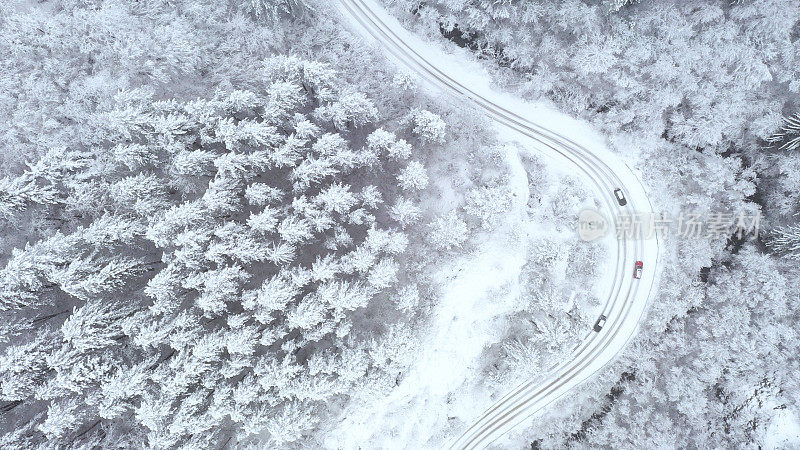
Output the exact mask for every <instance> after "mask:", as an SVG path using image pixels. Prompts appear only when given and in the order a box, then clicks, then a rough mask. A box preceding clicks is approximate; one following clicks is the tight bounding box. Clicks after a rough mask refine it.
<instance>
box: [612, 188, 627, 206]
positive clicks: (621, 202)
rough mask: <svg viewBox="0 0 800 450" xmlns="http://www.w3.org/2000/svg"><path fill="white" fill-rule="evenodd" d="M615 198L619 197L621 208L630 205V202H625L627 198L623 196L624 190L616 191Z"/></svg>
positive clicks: (618, 201)
mask: <svg viewBox="0 0 800 450" xmlns="http://www.w3.org/2000/svg"><path fill="white" fill-rule="evenodd" d="M614 197H617V203H619V206H625V205H627V204H628V201H627V200H625V196H624V195H622V189H619V188H617V189H614Z"/></svg>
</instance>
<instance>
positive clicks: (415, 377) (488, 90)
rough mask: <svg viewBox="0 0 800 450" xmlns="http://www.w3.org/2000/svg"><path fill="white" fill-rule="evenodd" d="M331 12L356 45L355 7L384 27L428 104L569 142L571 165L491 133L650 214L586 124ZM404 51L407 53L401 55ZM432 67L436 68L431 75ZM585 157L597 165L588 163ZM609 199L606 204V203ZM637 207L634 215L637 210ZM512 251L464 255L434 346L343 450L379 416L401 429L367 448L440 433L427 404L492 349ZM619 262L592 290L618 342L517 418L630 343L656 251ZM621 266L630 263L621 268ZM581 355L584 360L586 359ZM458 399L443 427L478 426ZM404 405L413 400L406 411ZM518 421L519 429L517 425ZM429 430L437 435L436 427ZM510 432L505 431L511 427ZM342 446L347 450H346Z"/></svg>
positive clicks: (650, 248)
mask: <svg viewBox="0 0 800 450" xmlns="http://www.w3.org/2000/svg"><path fill="white" fill-rule="evenodd" d="M336 4H337V7H338V8H339V11H340V12H341V13H342V16H343V17H344V18H345V20H348V21H349V22H350V23H351V25H352V26H353V27H354V28H355V29H357V30H359V33H360V34H361V35H362V36H365V37H370V36H372V35H371V33H374V32H375V29H374V28H373V26H372V25H370V27H369V28H367V27H365V25H364V24H362V23H361V22H360V21H359V20H364V16H361V15H360V16H359V17H360V19H357V18H356V17H355V16H354V15H353V14H351V12H349V11H348V8H352V7H353V4H357V5H361V6H362V7H363V8H364V9H365V10H368V11H370V12H371V13H373V14H374V15H375V16H376V17H377V19H378V20H380V21H381V22H383V24H385V27H384V28H383V30H385V29H389V30H390V32H388V33H385V34H383V35H381V40H382V44H381V49H382V50H386V52H385V53H387V54H388V56H389V57H390V59H392V60H394V62H396V63H397V64H398V65H400V66H401V67H403V66H405V67H409V68H411V69H412V70H414V71H416V72H417V73H418V74H419V76H420V77H421V78H422V81H423V83H421V84H422V86H423V87H424V88H425V89H427V90H428V91H429V92H430V93H431V94H433V95H437V94H441V93H449V92H451V91H453V90H457V91H459V92H460V93H461V95H462V96H463V97H464V98H465V99H472V100H475V101H476V102H477V103H478V104H479V105H483V106H485V107H488V108H502V109H504V110H506V111H512V112H513V114H516V116H517V117H520V118H522V119H523V120H524V121H526V122H527V123H530V124H534V125H535V126H538V127H540V128H539V132H541V133H544V134H545V135H548V136H556V137H558V138H563V137H568V138H569V139H570V140H572V141H573V144H571V147H572V148H573V149H574V148H579V147H583V149H581V150H580V151H576V153H575V155H573V154H570V153H566V154H565V155H564V156H559V155H558V154H557V153H556V152H557V151H556V150H554V149H552V148H550V147H549V146H548V145H547V144H545V143H543V142H542V141H540V140H539V139H535V138H533V137H532V136H531V135H529V134H528V133H522V132H520V131H517V129H518V128H517V129H515V128H512V127H509V126H506V125H504V124H501V123H497V127H498V132H499V135H500V138H501V140H504V141H507V142H519V143H521V144H522V145H523V146H524V147H525V148H526V149H528V151H532V152H535V154H537V155H544V156H545V157H546V158H547V163H548V170H554V171H556V172H560V173H571V174H575V173H577V172H576V170H575V169H576V167H575V164H574V163H573V162H571V161H570V160H569V159H568V158H571V159H573V160H575V159H576V155H581V156H584V157H588V158H587V159H588V160H589V161H588V162H587V161H586V160H583V161H580V160H579V159H578V160H579V164H582V165H583V167H584V168H585V169H586V170H587V172H590V173H593V174H594V175H593V176H592V179H588V177H587V178H585V179H584V180H583V181H585V182H586V183H587V186H589V188H590V189H591V190H592V191H593V192H595V193H596V195H599V196H600V197H601V198H605V199H608V198H609V197H610V196H611V191H613V189H614V188H616V187H621V188H623V189H624V191H625V193H626V197H627V198H628V204H629V207H630V208H631V210H633V211H636V212H649V211H651V210H652V207H651V206H650V202H649V200H648V198H647V191H646V189H645V188H644V186H643V185H642V183H641V182H640V181H639V179H638V177H637V176H636V175H635V174H634V172H633V171H631V170H630V169H628V168H627V165H626V164H624V163H623V162H622V161H620V160H619V158H618V157H617V156H616V155H614V154H613V153H612V152H611V151H609V150H608V148H607V147H606V143H607V142H606V139H605V138H604V137H603V136H601V135H599V134H598V133H597V132H596V131H595V130H593V129H592V128H591V127H590V126H589V125H588V124H586V123H585V122H582V121H580V120H577V119H574V118H571V117H568V116H566V115H564V114H561V113H559V112H557V111H555V110H554V109H553V108H552V107H551V106H549V105H546V104H544V103H529V102H525V101H522V100H520V99H518V98H516V97H514V96H512V95H510V94H507V93H504V92H500V91H498V90H496V89H495V88H494V87H493V82H492V77H491V76H490V74H489V73H488V72H487V71H486V69H485V68H484V67H483V66H482V65H481V64H480V63H479V62H478V61H476V60H475V58H474V57H473V56H472V55H471V54H470V53H469V52H468V51H467V50H465V49H461V48H458V47H455V46H452V45H450V46H445V45H444V44H437V43H432V42H425V41H422V40H421V39H419V38H418V37H416V36H414V35H413V34H411V33H409V32H407V31H406V30H405V29H404V28H403V27H402V26H401V25H400V24H399V23H398V21H397V20H396V19H394V18H393V17H391V16H390V15H389V14H388V13H387V12H386V11H385V10H384V9H383V8H382V7H381V6H380V5H379V4H377V3H376V2H375V1H373V0H347V1H346V2H341V3H340V2H337V3H336ZM392 33H393V35H392ZM373 39H374V37H373ZM392 41H394V43H395V44H397V47H393V45H392V44H391V42H392ZM387 42H389V44H387ZM376 45H377V44H376ZM405 46H407V47H408V49H410V50H407V49H405ZM429 62H430V63H429ZM432 62H435V67H433V63H432ZM500 114H502V113H500ZM625 150H626V153H627V154H629V155H630V154H636V152H635V149H625ZM592 157H594V158H596V159H594V160H593V159H592ZM597 160H599V161H602V163H605V166H602V165H600V164H601V163H599V162H597ZM508 161H509V162H510V167H511V170H512V173H514V185H515V186H518V187H517V189H519V190H520V192H522V181H521V180H522V177H521V176H520V175H519V174H520V170H521V169H522V171H523V172H524V168H522V165H521V162H520V159H519V155H517V156H516V157H514V156H510V157H509V158H508ZM609 171H610V172H611V173H612V174H611V175H609V173H608V172H609ZM598 173H603V177H600V176H599V175H598ZM609 177H610V178H613V179H614V180H616V181H615V182H614V184H609V182H608V179H609ZM611 198H612V199H613V197H611ZM607 205H609V207H611V208H614V210H613V211H610V210H608V209H607V208H605V209H604V208H603V207H601V208H600V212H601V213H603V214H605V215H606V217H607V218H608V219H611V215H612V214H614V212H616V211H617V207H616V205H615V201H613V200H612V201H611V202H609V203H607ZM636 205H639V208H638V209H637V208H636ZM612 232H613V231H612ZM614 240H615V237H614V236H606V238H605V240H604V241H603V242H604V244H605V245H614V244H615V243H614ZM521 247H523V245H517V246H514V245H510V246H509V245H507V243H506V242H502V240H500V241H497V240H495V241H488V242H486V243H485V245H483V246H482V248H481V251H480V252H479V253H478V254H475V255H472V258H471V259H470V260H469V261H467V262H465V263H464V265H463V266H462V267H461V268H460V269H459V273H458V274H457V275H456V277H455V279H454V280H453V281H452V282H451V283H450V285H449V288H448V290H447V293H446V295H444V296H443V298H442V300H441V304H440V305H439V309H438V310H437V311H436V319H435V324H434V325H433V328H432V329H433V330H434V337H433V338H432V339H430V340H429V343H428V346H427V347H426V348H427V349H428V351H427V352H425V354H423V355H420V358H419V360H418V362H417V364H416V365H415V367H414V368H413V371H412V374H410V375H409V376H408V377H407V378H406V379H405V380H404V381H403V383H402V384H401V386H400V387H399V388H398V389H396V391H395V392H394V393H393V394H392V395H391V400H389V401H388V403H382V404H380V405H375V407H373V408H370V412H369V413H365V414H362V415H360V418H352V419H351V421H350V422H349V423H348V424H346V425H345V426H343V427H342V428H343V429H344V430H347V432H346V433H345V434H346V437H345V438H344V439H345V441H346V442H348V443H349V444H358V443H364V442H367V441H368V437H369V436H375V435H374V434H373V433H372V431H370V430H373V429H375V427H379V426H380V425H379V424H380V423H381V422H383V419H384V418H386V416H387V415H388V414H389V413H388V412H386V411H399V412H398V413H397V415H398V416H402V419H400V417H395V418H394V420H396V422H395V424H398V425H399V424H403V425H402V429H394V430H393V431H392V433H383V434H380V435H379V436H378V437H377V438H378V439H381V437H380V436H382V438H383V439H384V440H385V442H381V443H380V444H377V443H375V442H370V444H371V445H372V444H376V445H377V446H380V447H384V446H388V447H390V448H391V447H396V446H398V445H400V444H398V443H399V442H403V443H404V444H403V446H404V447H406V448H417V447H419V446H421V445H422V444H425V440H424V438H425V437H426V436H428V435H429V433H432V432H433V431H434V430H441V429H442V428H440V426H443V425H444V421H445V420H446V418H444V417H437V416H432V415H431V414H430V413H429V410H430V409H431V408H429V407H426V402H427V405H435V404H441V402H442V401H445V402H446V401H448V400H451V397H450V396H449V395H448V394H450V393H453V389H456V388H458V387H459V386H460V385H461V384H462V383H463V382H464V380H465V379H467V378H468V377H469V368H470V366H471V364H472V362H473V361H474V360H475V358H476V357H477V356H478V355H479V354H480V351H481V349H482V348H483V344H484V343H486V342H491V340H492V336H490V335H489V333H491V332H492V329H493V328H492V326H491V325H492V321H493V320H495V318H497V317H502V311H503V306H502V305H503V304H504V303H505V302H508V299H507V298H506V299H500V300H499V301H498V299H492V301H487V300H486V299H487V296H486V293H487V292H489V291H491V290H492V289H493V288H497V287H498V286H503V285H511V286H514V283H515V282H516V276H517V274H518V273H519V269H520V267H522V265H523V264H524V256H523V255H524V252H523V251H522V249H521ZM609 253H611V252H609ZM623 253H624V256H623V257H621V258H620V259H619V260H618V261H617V266H616V268H615V269H614V270H616V271H617V273H622V274H623V276H620V277H619V279H618V280H616V282H615V280H614V279H613V278H614V277H612V276H609V274H610V273H611V269H612V268H614V260H613V258H611V256H617V255H609V261H610V263H609V264H605V265H604V268H605V270H606V274H605V276H602V279H603V280H604V281H603V282H602V284H601V285H600V286H598V289H599V290H601V291H603V292H610V291H611V288H612V285H613V286H616V289H619V291H615V292H618V294H616V295H614V296H613V300H612V301H611V302H609V304H607V305H606V308H607V309H604V313H605V314H606V315H607V316H608V317H609V321H608V324H607V325H606V328H607V329H610V328H612V326H613V327H614V329H615V330H617V332H616V333H614V335H613V336H611V337H607V336H608V334H606V337H603V338H602V339H598V340H599V341H600V340H602V341H603V345H602V347H601V345H600V343H599V342H598V343H597V345H596V346H595V347H597V348H592V347H587V348H586V349H581V350H579V351H578V352H579V353H580V352H584V353H583V354H585V355H586V354H590V355H591V358H590V359H589V360H588V361H586V362H581V363H577V362H574V361H573V360H570V361H565V362H563V364H562V365H561V366H560V367H559V368H558V369H557V372H558V373H564V372H565V371H567V370H570V371H572V373H573V374H574V376H573V377H572V378H571V380H570V381H568V382H565V383H564V384H561V385H560V387H558V388H556V389H553V390H552V391H550V392H549V393H547V394H543V395H538V394H537V396H535V397H526V396H530V395H531V394H529V392H530V393H532V392H534V390H535V386H534V387H533V388H530V389H527V390H525V391H524V392H523V393H521V394H518V395H515V396H513V398H512V400H513V401H514V402H526V403H525V404H526V406H525V408H524V410H526V411H530V412H531V413H532V412H534V411H537V410H541V408H543V407H544V406H546V405H547V404H549V403H551V402H553V401H554V400H555V399H557V398H558V397H559V396H560V395H562V394H563V393H565V392H567V391H568V390H570V389H572V388H573V387H575V386H577V385H578V384H580V383H581V382H583V381H584V380H586V379H587V378H588V377H590V376H591V375H592V374H594V373H595V372H597V371H598V370H600V369H601V368H602V367H604V366H605V365H606V364H607V363H609V362H610V361H612V360H613V359H614V358H615V357H616V355H617V354H618V353H619V352H620V351H621V350H622V348H624V347H625V345H626V344H627V342H628V341H629V339H630V338H631V337H632V336H633V335H634V334H635V332H636V330H637V328H638V323H639V320H640V318H641V317H642V315H643V313H644V310H645V307H646V305H647V301H648V298H649V294H650V291H651V290H652V286H653V285H654V283H655V281H656V277H657V274H658V270H659V264H658V263H659V260H658V243H657V242H656V241H655V240H649V241H639V242H631V243H629V245H627V246H626V247H625V249H624V252H623ZM639 259H640V260H643V261H645V272H644V277H643V279H642V280H638V281H635V282H634V281H633V279H632V277H631V276H629V272H630V273H632V270H633V261H635V260H639ZM627 263H630V266H628V265H627ZM620 264H621V266H620ZM620 271H621V272H620ZM517 288H518V287H517ZM625 294H627V295H625ZM506 295H509V296H513V295H514V288H513V287H512V288H511V289H508V290H507V291H506ZM604 331H605V329H604ZM609 333H610V332H609ZM590 336H591V332H588V333H587V335H586V337H587V338H588V337H590ZM590 348H591V350H589V349H590ZM576 356H577V353H576ZM576 359H577V358H576ZM575 371H577V373H576V372H575ZM457 394H458V395H457V398H458V400H457V401H453V402H451V403H452V405H451V408H450V411H449V412H448V415H449V416H450V417H456V418H458V419H461V420H466V421H467V422H471V419H469V418H475V417H477V416H478V413H479V412H480V411H482V410H483V409H484V406H487V403H486V400H487V399H486V397H485V396H486V393H485V392H459V393H457ZM412 399H416V400H415V401H412ZM409 402H411V403H409ZM398 408H399V409H398ZM382 416H383V417H382ZM465 418H466V419H465ZM519 419H524V417H520V418H518V420H519ZM387 423H391V422H387ZM437 423H438V424H440V425H438V426H435V424H437ZM515 423H516V422H512V423H511V424H510V425H513V424H515ZM509 428H510V426H509V427H505V429H503V430H497V431H498V432H494V433H493V434H494V435H498V434H500V433H499V432H503V431H507V429H509ZM331 443H333V442H331ZM392 443H394V444H392ZM438 443H439V444H441V443H442V442H438ZM485 443H486V441H485V442H484V444H485ZM338 444H339V445H341V444H342V441H339V442H338ZM344 446H345V447H348V446H349V445H344Z"/></svg>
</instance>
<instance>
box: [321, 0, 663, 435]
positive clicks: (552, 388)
mask: <svg viewBox="0 0 800 450" xmlns="http://www.w3.org/2000/svg"><path fill="white" fill-rule="evenodd" d="M336 6H337V8H338V9H339V11H340V13H341V14H342V16H343V18H344V19H345V20H346V22H348V23H350V24H352V25H353V28H354V30H355V31H356V32H358V33H359V34H361V35H362V36H363V37H364V38H365V39H368V40H370V41H373V42H375V43H377V44H378V45H380V46H381V48H383V49H384V50H385V51H386V52H387V56H389V57H390V58H391V59H392V60H393V61H395V62H396V63H398V64H401V65H402V66H404V67H405V68H406V69H407V70H409V71H413V72H414V73H416V74H417V75H418V76H419V77H420V78H421V79H422V80H423V81H424V82H425V83H428V84H429V85H431V86H434V87H435V88H437V89H439V90H442V91H444V92H449V93H451V94H453V95H454V96H456V97H458V98H461V99H464V100H466V101H468V102H470V103H472V104H474V105H476V106H477V107H478V108H480V109H481V110H483V111H485V113H486V114H487V115H488V116H489V117H490V118H491V119H493V120H494V121H496V122H497V123H498V124H499V125H500V126H502V127H504V128H505V129H506V131H507V132H508V133H509V134H513V135H515V136H519V137H520V138H521V139H522V140H523V141H524V143H525V144H526V145H530V146H532V147H535V148H536V149H538V150H540V151H542V152H545V153H547V154H549V155H551V156H554V157H556V158H562V159H563V160H564V161H566V162H568V163H569V164H571V166H572V167H573V168H574V170H577V171H579V172H580V173H581V175H582V176H583V177H585V179H587V180H590V181H591V185H592V186H591V187H592V188H593V190H594V191H595V192H594V193H595V196H596V197H597V198H598V199H599V200H600V203H601V207H600V208H599V211H600V212H601V213H603V214H604V215H605V217H607V218H608V219H611V218H613V217H614V216H615V215H616V214H617V213H620V212H622V211H627V212H629V213H634V212H635V213H652V212H653V211H652V205H651V203H650V201H649V199H648V197H647V192H646V190H645V188H644V186H643V185H642V183H641V182H640V180H639V178H638V177H637V176H636V175H635V174H634V173H633V172H632V171H631V170H630V169H629V168H628V166H627V165H626V164H624V163H623V162H622V161H620V160H619V159H618V158H617V157H616V156H614V155H613V154H611V153H610V152H608V151H607V150H606V149H605V148H604V147H603V146H602V143H599V142H595V143H593V144H592V145H587V144H586V142H585V139H579V138H578V137H576V136H572V138H570V137H568V136H567V134H568V133H570V132H574V129H567V128H570V127H568V126H561V125H559V121H558V120H547V121H545V122H547V123H545V124H542V123H541V122H542V120H541V114H537V113H533V112H532V110H533V108H532V107H529V106H528V105H526V104H525V103H524V102H521V101H519V100H518V99H515V98H513V97H512V96H510V95H508V94H506V93H503V92H499V91H497V90H495V89H493V88H492V87H491V86H490V85H485V84H480V83H475V82H474V80H475V78H474V77H473V76H471V74H469V73H465V72H464V71H462V70H458V68H457V67H455V66H452V65H448V64H443V63H442V61H444V60H446V58H445V57H444V56H442V57H440V55H438V54H437V52H440V53H441V52H442V51H441V50H438V49H436V48H434V47H433V46H431V45H429V43H425V42H423V41H421V40H420V39H419V38H417V37H416V36H414V35H413V34H411V33H409V32H408V31H407V30H405V29H404V28H403V27H402V26H401V25H400V24H399V23H398V21H397V20H396V19H394V18H393V17H391V16H390V15H389V14H388V13H387V12H386V11H385V10H384V9H383V7H382V6H381V5H380V4H378V3H377V2H375V1H374V0H337V1H336ZM442 55H443V53H442ZM582 140H583V141H584V142H583V144H581V143H580V142H581V141H582ZM616 188H620V189H622V190H623V192H624V193H625V197H626V198H627V205H625V206H619V204H618V203H617V200H616V198H615V197H614V194H613V191H614V189H616ZM609 225H610V232H611V233H615V232H616V231H615V225H614V223H613V221H610V223H609ZM612 241H613V244H612V245H613V246H614V248H612V252H611V255H612V257H613V260H614V261H615V266H614V267H613V269H611V268H609V270H608V271H607V273H608V274H609V275H610V276H612V277H613V278H612V279H610V280H607V281H608V287H609V289H608V290H607V292H605V293H604V295H603V298H604V299H605V302H604V306H603V312H602V314H603V315H605V316H606V317H607V322H606V324H605V326H604V327H603V329H602V330H601V331H600V332H594V331H592V330H587V332H586V334H585V336H584V337H583V339H582V341H581V343H580V344H578V345H577V346H576V347H574V348H573V350H572V353H571V356H570V358H569V359H568V360H567V361H563V362H562V363H560V364H558V365H555V366H553V367H551V368H550V370H549V371H548V373H549V375H548V376H547V377H546V378H545V379H544V381H537V382H533V381H530V382H525V383H522V384H521V385H519V386H518V387H516V388H515V389H513V390H512V391H511V392H509V393H507V394H506V395H505V396H503V397H502V398H500V399H499V400H498V401H497V402H495V404H494V405H492V406H491V407H490V408H488V409H487V410H486V411H484V412H483V413H482V414H480V415H479V416H478V417H475V418H474V421H473V423H472V424H471V425H470V426H469V427H468V428H467V429H466V430H464V432H463V433H462V434H461V435H460V436H458V437H456V438H454V439H453V441H452V442H451V444H450V447H451V448H457V449H462V448H463V449H474V448H485V447H486V446H488V445H489V444H491V443H492V442H494V441H495V440H496V439H498V438H499V437H500V436H502V435H503V434H505V433H507V432H508V431H510V430H511V429H512V428H514V427H515V426H516V425H518V424H520V423H521V422H523V421H525V420H526V419H527V418H529V417H530V416H531V415H533V414H534V413H536V412H538V411H541V410H542V409H543V408H545V407H546V406H547V405H549V404H550V403H552V402H554V401H555V400H557V399H558V398H559V397H561V396H563V395H564V394H565V393H567V392H568V391H570V390H572V389H574V388H576V387H577V386H579V385H580V384H581V383H582V382H583V381H586V380H587V379H588V378H590V377H591V376H592V375H593V374H595V373H596V372H597V371H599V370H600V369H602V368H603V367H604V366H605V365H606V364H608V363H609V362H611V361H613V360H614V359H615V358H616V356H617V355H618V354H619V353H620V352H621V351H622V349H623V348H624V347H625V345H626V344H627V343H628V342H629V341H630V339H631V338H632V337H633V336H634V335H635V333H636V331H637V328H638V325H639V321H640V320H641V318H642V317H643V315H644V311H645V309H646V306H647V303H648V299H649V297H650V293H651V292H652V291H653V286H654V283H655V280H656V273H657V269H658V268H659V263H660V261H659V253H660V251H659V250H660V240H659V239H658V236H656V237H655V239H643V238H642V239H614V240H612ZM636 261H643V262H644V275H643V277H642V278H641V279H639V280H636V279H634V278H633V270H634V263H635V262H636Z"/></svg>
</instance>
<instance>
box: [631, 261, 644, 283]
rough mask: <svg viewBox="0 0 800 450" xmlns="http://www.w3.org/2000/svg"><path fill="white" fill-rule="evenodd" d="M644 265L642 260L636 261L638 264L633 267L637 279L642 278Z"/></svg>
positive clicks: (634, 276)
mask: <svg viewBox="0 0 800 450" xmlns="http://www.w3.org/2000/svg"><path fill="white" fill-rule="evenodd" d="M642 267H644V264H642V262H641V261H636V265H635V266H634V268H633V278H636V279H637V280H638V279H639V278H642Z"/></svg>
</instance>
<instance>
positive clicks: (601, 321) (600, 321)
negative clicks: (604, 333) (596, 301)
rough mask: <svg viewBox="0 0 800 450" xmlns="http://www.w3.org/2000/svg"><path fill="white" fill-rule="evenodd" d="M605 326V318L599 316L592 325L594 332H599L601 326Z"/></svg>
mask: <svg viewBox="0 0 800 450" xmlns="http://www.w3.org/2000/svg"><path fill="white" fill-rule="evenodd" d="M605 324H606V316H604V315H602V314H600V317H599V318H598V319H597V322H595V323H594V331H600V330H602V329H603V325H605Z"/></svg>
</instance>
